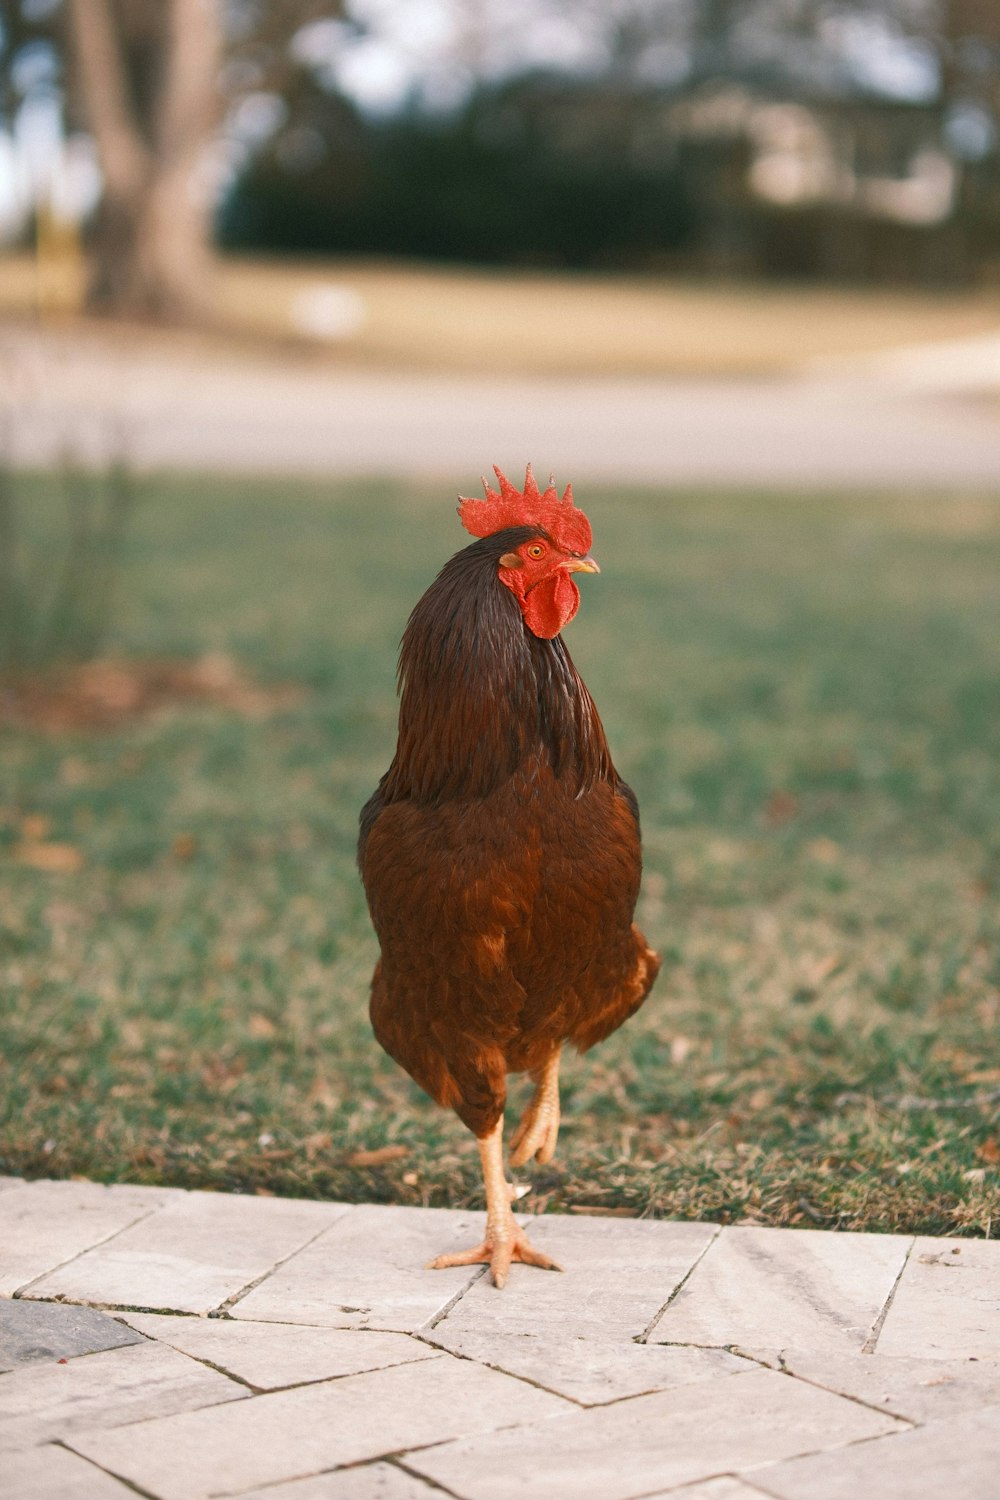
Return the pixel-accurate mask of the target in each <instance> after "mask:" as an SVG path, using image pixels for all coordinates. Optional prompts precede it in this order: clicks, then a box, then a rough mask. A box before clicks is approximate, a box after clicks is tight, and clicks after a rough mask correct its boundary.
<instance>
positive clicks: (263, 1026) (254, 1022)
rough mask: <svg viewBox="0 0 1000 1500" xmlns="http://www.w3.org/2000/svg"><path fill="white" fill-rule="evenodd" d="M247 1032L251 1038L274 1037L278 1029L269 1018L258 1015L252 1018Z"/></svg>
mask: <svg viewBox="0 0 1000 1500" xmlns="http://www.w3.org/2000/svg"><path fill="white" fill-rule="evenodd" d="M247 1030H248V1031H249V1033H250V1035H251V1036H255V1037H269V1036H274V1035H275V1033H276V1032H277V1030H278V1028H277V1026H275V1024H274V1022H273V1021H272V1020H271V1019H270V1017H269V1016H261V1015H256V1016H251V1017H250V1020H249V1023H248V1025H247Z"/></svg>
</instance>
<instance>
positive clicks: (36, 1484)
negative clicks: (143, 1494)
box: [2, 1443, 135, 1500]
mask: <svg viewBox="0 0 1000 1500" xmlns="http://www.w3.org/2000/svg"><path fill="white" fill-rule="evenodd" d="M2 1485H3V1490H2V1492H3V1494H4V1495H5V1496H8V1497H9V1500H135V1491H134V1490H132V1489H129V1487H128V1485H125V1484H122V1483H121V1482H120V1481H119V1480H117V1479H112V1477H111V1475H110V1474H105V1473H104V1472H103V1470H101V1469H97V1468H95V1467H94V1465H93V1464H91V1463H88V1462H87V1460H86V1459H85V1458H80V1456H79V1455H78V1454H76V1453H69V1452H67V1450H66V1449H65V1448H60V1447H59V1446H58V1445H57V1444H56V1443H46V1444H45V1445H44V1447H41V1448H25V1449H24V1450H23V1451H22V1452H20V1453H5V1454H4V1455H3V1480H2Z"/></svg>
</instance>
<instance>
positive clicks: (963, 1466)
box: [752, 1406, 1000, 1500]
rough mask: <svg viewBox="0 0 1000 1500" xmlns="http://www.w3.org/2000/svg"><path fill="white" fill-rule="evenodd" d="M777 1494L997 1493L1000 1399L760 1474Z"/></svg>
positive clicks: (927, 1496) (989, 1498)
mask: <svg viewBox="0 0 1000 1500" xmlns="http://www.w3.org/2000/svg"><path fill="white" fill-rule="evenodd" d="M752 1477H753V1482H754V1483H755V1484H757V1485H759V1486H760V1488H761V1489H762V1490H763V1491H764V1493H765V1494H766V1495H773V1496H775V1497H777V1500H860V1497H865V1500H867V1497H868V1496H869V1495H870V1496H872V1497H875V1496H879V1497H880V1496H886V1497H891V1500H945V1497H951V1496H954V1497H955V1500H997V1495H1000V1406H991V1407H984V1408H983V1409H982V1410H981V1411H970V1412H965V1413H963V1415H962V1416H959V1417H954V1418H952V1419H951V1420H948V1421H942V1422H932V1423H930V1424H929V1425H928V1426H926V1427H919V1428H915V1429H912V1430H911V1431H909V1432H904V1433H902V1434H900V1435H899V1436H898V1437H894V1438H891V1439H889V1438H881V1439H879V1440H878V1441H877V1442H874V1443H861V1444H859V1445H858V1447H856V1448H850V1449H848V1450H847V1451H846V1452H844V1453H823V1454H817V1455H816V1456H815V1457H811V1458H798V1459H794V1460H792V1461H791V1462H790V1463H786V1464H780V1465H778V1466H777V1467H776V1468H773V1469H763V1470H761V1472H760V1473H759V1474H756V1473H755V1474H754V1475H753V1476H752Z"/></svg>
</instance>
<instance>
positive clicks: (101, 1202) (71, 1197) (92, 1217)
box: [0, 1181, 179, 1297]
mask: <svg viewBox="0 0 1000 1500" xmlns="http://www.w3.org/2000/svg"><path fill="white" fill-rule="evenodd" d="M178 1196H179V1194H178V1190H177V1189H176V1188H149V1187H105V1186H104V1185H103V1184H102V1183H99V1182H49V1181H40V1182H25V1183H22V1184H21V1185H20V1186H19V1187H17V1188H13V1189H11V1191H10V1192H5V1193H4V1194H3V1200H2V1201H3V1208H2V1209H0V1223H2V1225H3V1233H2V1234H0V1296H4V1297H10V1296H12V1295H13V1294H14V1293H15V1292H18V1291H21V1290H23V1289H24V1288H25V1287H27V1286H28V1285H29V1283H31V1282H33V1281H36V1280H37V1279H38V1277H40V1276H44V1275H46V1274H47V1273H48V1272H50V1271H54V1270H55V1268H56V1267H57V1266H61V1265H62V1264H63V1263H64V1262H65V1261H69V1260H72V1259H73V1258H74V1257H76V1256H78V1255H82V1254H83V1253H84V1252H85V1251H87V1250H90V1249H91V1247H92V1246H94V1245H99V1244H101V1242H102V1241H104V1240H107V1239H109V1238H110V1237H111V1236H112V1235H116V1234H119V1233H120V1232H121V1231H122V1230H123V1229H127V1228H128V1227H129V1226H130V1225H132V1224H135V1223H136V1222H137V1221H138V1220H140V1219H143V1218H145V1217H146V1216H147V1215H149V1214H151V1213H154V1212H155V1211H156V1210H157V1209H159V1208H161V1207H162V1206H163V1205H164V1204H166V1203H169V1202H170V1201H171V1200H172V1199H174V1198H176V1197H178Z"/></svg>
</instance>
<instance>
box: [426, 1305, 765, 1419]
mask: <svg viewBox="0 0 1000 1500" xmlns="http://www.w3.org/2000/svg"><path fill="white" fill-rule="evenodd" d="M448 1322H449V1320H447V1319H446V1320H445V1321H444V1322H443V1323H439V1324H438V1326H437V1328H435V1329H433V1330H432V1331H431V1332H430V1333H428V1334H425V1335H424V1337H425V1338H427V1339H430V1340H432V1341H433V1342H434V1343H436V1344H439V1345H440V1346H441V1347H442V1348H444V1349H450V1350H451V1351H452V1352H453V1353H454V1354H461V1355H463V1356H464V1357H465V1358H466V1359H474V1360H476V1361H477V1363H479V1364H483V1365H491V1366H492V1367H493V1368H494V1369H495V1370H506V1371H507V1373H508V1374H510V1375H517V1376H519V1377H520V1378H521V1379H522V1380H530V1381H531V1383H532V1385H540V1386H543V1387H544V1388H545V1390H547V1391H555V1393H556V1395H558V1396H566V1397H568V1399H569V1400H570V1401H578V1402H579V1403H580V1405H581V1406H602V1405H605V1404H606V1403H607V1402H609V1401H621V1400H623V1399H624V1398H625V1397H628V1396H644V1395H646V1394H648V1392H650V1391H667V1390H673V1389H675V1388H676V1387H677V1386H681V1385H694V1384H696V1383H697V1382H698V1381H702V1380H718V1379H721V1378H722V1377H723V1376H726V1375H735V1374H737V1373H738V1372H739V1371H740V1370H749V1369H752V1368H753V1366H752V1365H751V1364H750V1362H749V1360H746V1359H740V1358H739V1357H738V1356H737V1355H735V1354H728V1353H727V1352H726V1351H725V1350H724V1349H691V1348H686V1349H680V1348H674V1347H673V1346H666V1345H662V1344H660V1345H654V1344H633V1343H627V1342H624V1341H621V1340H613V1341H605V1340H603V1339H598V1338H593V1339H581V1338H574V1337H573V1336H572V1335H571V1334H570V1335H567V1337H566V1339H565V1340H563V1339H561V1338H556V1337H553V1336H552V1333H551V1330H549V1331H547V1333H546V1336H545V1337H531V1336H530V1335H525V1334H504V1333H496V1332H495V1331H493V1330H492V1329H490V1330H488V1331H484V1332H481V1333H480V1332H477V1331H476V1330H475V1329H473V1328H466V1329H464V1330H463V1331H452V1330H451V1329H449V1327H448Z"/></svg>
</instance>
